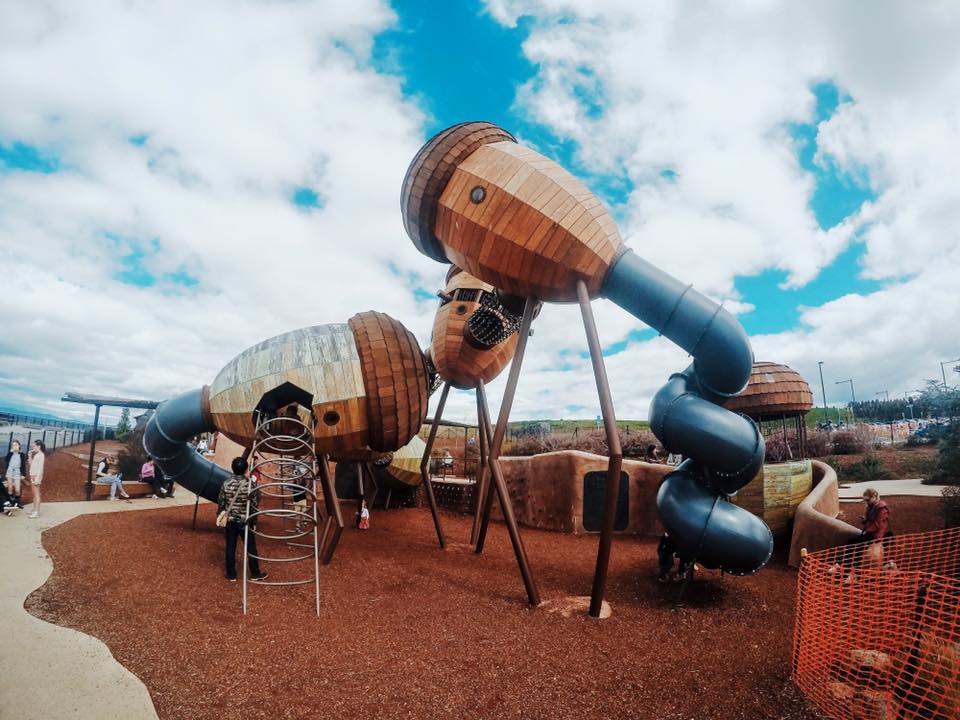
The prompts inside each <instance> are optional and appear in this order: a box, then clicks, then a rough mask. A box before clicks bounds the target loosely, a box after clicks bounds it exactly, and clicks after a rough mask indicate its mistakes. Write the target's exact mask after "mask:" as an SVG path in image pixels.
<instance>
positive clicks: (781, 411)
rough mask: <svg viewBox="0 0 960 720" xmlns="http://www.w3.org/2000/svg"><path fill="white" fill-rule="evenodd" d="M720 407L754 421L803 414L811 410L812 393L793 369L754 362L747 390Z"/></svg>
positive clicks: (769, 363)
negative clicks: (746, 416)
mask: <svg viewBox="0 0 960 720" xmlns="http://www.w3.org/2000/svg"><path fill="white" fill-rule="evenodd" d="M724 406H725V407H726V408H727V409H728V410H733V411H735V412H740V413H743V414H744V415H748V416H750V417H752V418H754V419H760V418H767V417H780V416H783V415H786V416H788V417H789V416H791V415H803V414H805V413H807V412H809V411H810V408H812V407H813V393H812V392H811V391H810V386H809V385H808V384H807V381H806V380H804V379H803V378H802V377H801V376H800V374H799V373H798V372H797V371H796V370H793V369H791V368H789V367H787V366H786V365H778V364H776V363H772V362H756V363H754V364H753V370H751V372H750V379H749V381H748V382H747V387H745V388H744V389H743V392H741V393H740V394H739V395H737V396H736V397H733V398H730V399H729V400H727V401H726V402H725V403H724Z"/></svg>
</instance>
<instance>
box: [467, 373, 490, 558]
mask: <svg viewBox="0 0 960 720" xmlns="http://www.w3.org/2000/svg"><path fill="white" fill-rule="evenodd" d="M481 384H482V383H481ZM474 394H475V395H476V398H477V435H478V436H479V440H480V462H479V463H478V465H477V484H476V485H475V486H474V487H475V488H476V492H475V495H474V502H473V505H474V507H473V527H471V529H470V544H471V545H473V546H474V547H476V545H477V537H478V536H479V534H480V521H481V519H482V517H483V509H484V505H485V500H486V495H487V492H488V490H489V488H488V483H487V455H488V449H489V447H490V419H489V418H488V417H487V416H486V414H485V413H484V408H483V403H481V402H480V392H479V391H477V390H474Z"/></svg>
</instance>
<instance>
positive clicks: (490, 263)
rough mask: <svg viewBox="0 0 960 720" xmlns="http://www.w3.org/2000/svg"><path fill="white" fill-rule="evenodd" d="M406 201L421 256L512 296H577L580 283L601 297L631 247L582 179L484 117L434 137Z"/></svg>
mask: <svg viewBox="0 0 960 720" xmlns="http://www.w3.org/2000/svg"><path fill="white" fill-rule="evenodd" d="M400 203H401V207H402V210H403V216H404V226H405V227H406V230H407V233H408V234H409V235H410V237H411V239H412V240H413V242H414V244H415V245H416V246H417V247H418V248H419V249H420V251H421V252H423V253H424V254H426V255H429V256H430V257H432V258H434V259H436V260H440V261H449V262H452V263H454V264H455V265H457V266H459V267H461V268H463V269H464V270H466V271H467V272H468V273H470V274H471V275H473V276H475V277H477V278H479V279H481V280H483V281H484V282H487V283H489V284H491V285H493V286H495V287H497V288H499V289H500V290H502V291H504V292H506V293H510V294H513V295H519V296H524V297H525V296H533V297H537V298H540V299H542V300H547V301H558V302H575V301H576V299H577V296H576V281H577V280H578V279H582V280H584V281H585V282H586V284H587V288H588V290H589V291H590V295H591V297H593V296H596V295H597V294H598V293H599V291H600V287H601V285H602V284H603V280H604V277H605V276H606V273H607V270H608V269H609V268H610V265H611V264H612V263H613V261H614V260H615V259H616V258H617V256H618V254H619V253H620V252H621V250H622V247H623V243H622V242H621V240H620V234H619V232H618V231H617V227H616V224H615V223H614V220H613V218H612V217H611V216H610V214H609V213H608V212H607V210H606V208H605V207H604V206H603V203H601V202H600V200H599V199H598V198H597V197H596V196H595V195H594V194H593V193H592V192H590V190H589V189H587V187H586V186H585V185H584V184H583V183H582V182H580V181H579V180H578V179H577V178H575V177H574V176H573V175H571V174H570V173H569V172H567V171H566V170H564V169H563V168H562V167H560V166H559V165H558V164H557V163H555V162H553V161H552V160H549V159H547V158H545V157H543V156H542V155H540V154H539V153H537V152H535V151H533V150H530V149H529V148H526V147H523V146H522V145H519V144H517V142H516V141H515V140H514V138H513V136H512V135H510V134H509V133H508V132H506V131H505V130H502V129H500V128H498V127H497V126H496V125H492V124H490V123H486V122H468V123H462V124H460V125H454V126H453V127H451V128H448V129H447V130H444V131H443V132H441V133H439V134H438V135H436V136H434V137H433V138H432V139H431V140H430V141H429V142H427V144H426V145H424V147H423V148H422V149H421V150H420V152H419V153H418V154H417V156H416V157H415V158H414V160H413V162H412V163H411V164H410V167H409V169H408V170H407V175H406V177H405V178H404V182H403V189H402V191H401V200H400Z"/></svg>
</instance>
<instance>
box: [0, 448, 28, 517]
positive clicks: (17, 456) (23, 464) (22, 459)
mask: <svg viewBox="0 0 960 720" xmlns="http://www.w3.org/2000/svg"><path fill="white" fill-rule="evenodd" d="M4 468H5V469H4V471H3V479H4V482H5V483H6V485H7V494H8V495H9V496H10V499H11V500H12V501H13V503H14V504H15V505H16V506H17V507H18V508H22V507H23V503H22V502H20V483H21V481H22V480H23V479H24V477H25V476H26V474H27V454H26V453H25V452H21V450H20V441H19V440H14V441H13V442H12V443H10V452H8V453H7V457H6V462H5V464H4Z"/></svg>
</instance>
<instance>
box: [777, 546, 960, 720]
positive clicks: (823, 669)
mask: <svg viewBox="0 0 960 720" xmlns="http://www.w3.org/2000/svg"><path fill="white" fill-rule="evenodd" d="M797 592H798V595H797V617H796V626H795V629H794V643H793V679H794V680H795V682H796V683H797V685H798V686H799V687H800V689H801V690H802V691H803V692H804V694H806V695H807V697H808V698H809V699H810V700H811V701H812V702H813V703H814V704H815V705H816V706H817V707H818V708H819V709H820V710H821V711H822V712H823V713H824V714H826V715H828V716H829V717H831V718H836V719H837V720H888V719H892V718H898V719H899V720H913V718H918V719H919V718H924V719H925V720H926V719H934V718H936V719H941V718H942V720H949V719H951V718H960V528H953V529H950V530H941V531H937V532H930V533H917V534H913V535H903V536H898V537H889V538H886V539H885V540H884V541H883V542H882V543H877V544H872V545H864V544H861V545H847V546H842V547H837V548H830V549H827V550H823V551H820V552H816V553H812V554H810V555H808V556H807V557H806V558H804V560H803V562H802V564H801V566H800V577H799V583H798V591H797Z"/></svg>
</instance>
